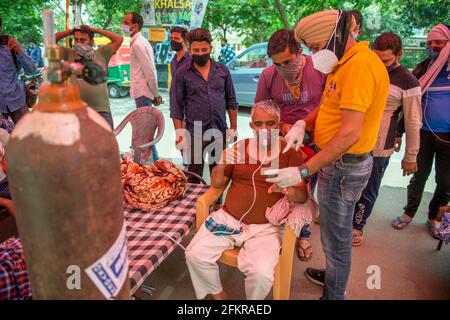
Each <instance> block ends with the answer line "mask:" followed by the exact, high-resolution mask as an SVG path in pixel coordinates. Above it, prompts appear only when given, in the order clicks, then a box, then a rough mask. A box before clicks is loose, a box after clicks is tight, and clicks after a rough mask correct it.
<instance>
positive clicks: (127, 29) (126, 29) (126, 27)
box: [121, 24, 131, 36]
mask: <svg viewBox="0 0 450 320" xmlns="http://www.w3.org/2000/svg"><path fill="white" fill-rule="evenodd" d="M121 29H122V33H123V34H124V35H126V36H129V35H131V30H130V26H129V25H127V24H123V25H122V28H121Z"/></svg>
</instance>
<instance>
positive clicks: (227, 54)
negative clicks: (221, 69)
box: [217, 39, 236, 64]
mask: <svg viewBox="0 0 450 320" xmlns="http://www.w3.org/2000/svg"><path fill="white" fill-rule="evenodd" d="M221 44H222V49H220V52H219V56H218V57H217V60H218V61H219V62H220V63H223V64H227V63H228V62H230V61H231V60H233V59H234V57H236V53H234V50H233V48H232V47H231V46H230V45H229V44H228V41H227V40H226V39H222V40H221Z"/></svg>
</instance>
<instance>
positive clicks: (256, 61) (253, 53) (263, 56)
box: [234, 46, 269, 68]
mask: <svg viewBox="0 0 450 320" xmlns="http://www.w3.org/2000/svg"><path fill="white" fill-rule="evenodd" d="M235 60H236V61H235V62H234V64H235V66H236V67H237V68H265V67H267V66H268V65H269V57H268V56H267V47H265V46H260V47H256V48H253V49H250V50H249V51H247V52H245V53H244V54H243V55H242V56H239V57H238V58H236V59H235Z"/></svg>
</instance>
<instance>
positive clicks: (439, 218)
mask: <svg viewBox="0 0 450 320" xmlns="http://www.w3.org/2000/svg"><path fill="white" fill-rule="evenodd" d="M446 212H450V206H442V207H440V208H439V211H438V214H437V217H436V220H437V221H438V222H441V221H442V218H443V217H444V213H446Z"/></svg>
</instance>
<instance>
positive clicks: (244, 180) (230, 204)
mask: <svg viewBox="0 0 450 320" xmlns="http://www.w3.org/2000/svg"><path fill="white" fill-rule="evenodd" d="M245 144H246V146H247V148H246V156H245V158H246V161H245V163H246V164H236V165H227V166H226V167H225V175H226V176H228V177H231V185H230V188H229V189H228V193H227V197H226V199H225V204H224V206H223V209H224V210H225V211H226V212H227V213H229V214H230V215H232V216H233V217H234V218H236V219H237V220H239V219H240V218H241V217H242V216H243V215H244V214H245V212H247V211H248V209H249V208H250V206H251V205H252V202H253V197H254V191H253V183H252V175H253V173H254V172H255V170H256V169H258V167H259V166H260V165H261V162H259V161H257V162H256V163H255V161H253V162H252V163H255V164H248V163H249V161H248V159H249V155H248V144H249V139H247V140H245ZM285 146H286V143H285V142H282V143H281V148H280V150H283V149H284V147H285ZM278 159H279V160H278V161H279V168H280V169H282V168H287V167H299V166H300V165H301V164H303V158H302V156H301V154H300V152H297V151H295V150H294V149H290V150H289V151H288V152H286V153H281V154H280V155H279V158H278ZM268 168H270V164H269V163H268V164H264V165H263V166H262V167H261V169H263V170H264V169H268ZM261 169H259V170H258V171H257V172H256V174H255V186H256V201H255V205H254V206H253V208H252V209H251V210H250V212H249V213H248V214H247V215H246V216H245V217H244V219H243V220H242V222H244V223H246V224H263V223H269V221H267V219H266V215H265V214H266V209H267V208H268V207H272V206H273V205H274V204H275V203H276V202H277V201H278V200H280V199H281V198H282V197H283V196H284V195H283V194H282V193H279V192H274V193H271V194H269V193H268V189H269V187H270V186H271V183H269V182H266V179H267V176H265V175H261Z"/></svg>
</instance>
